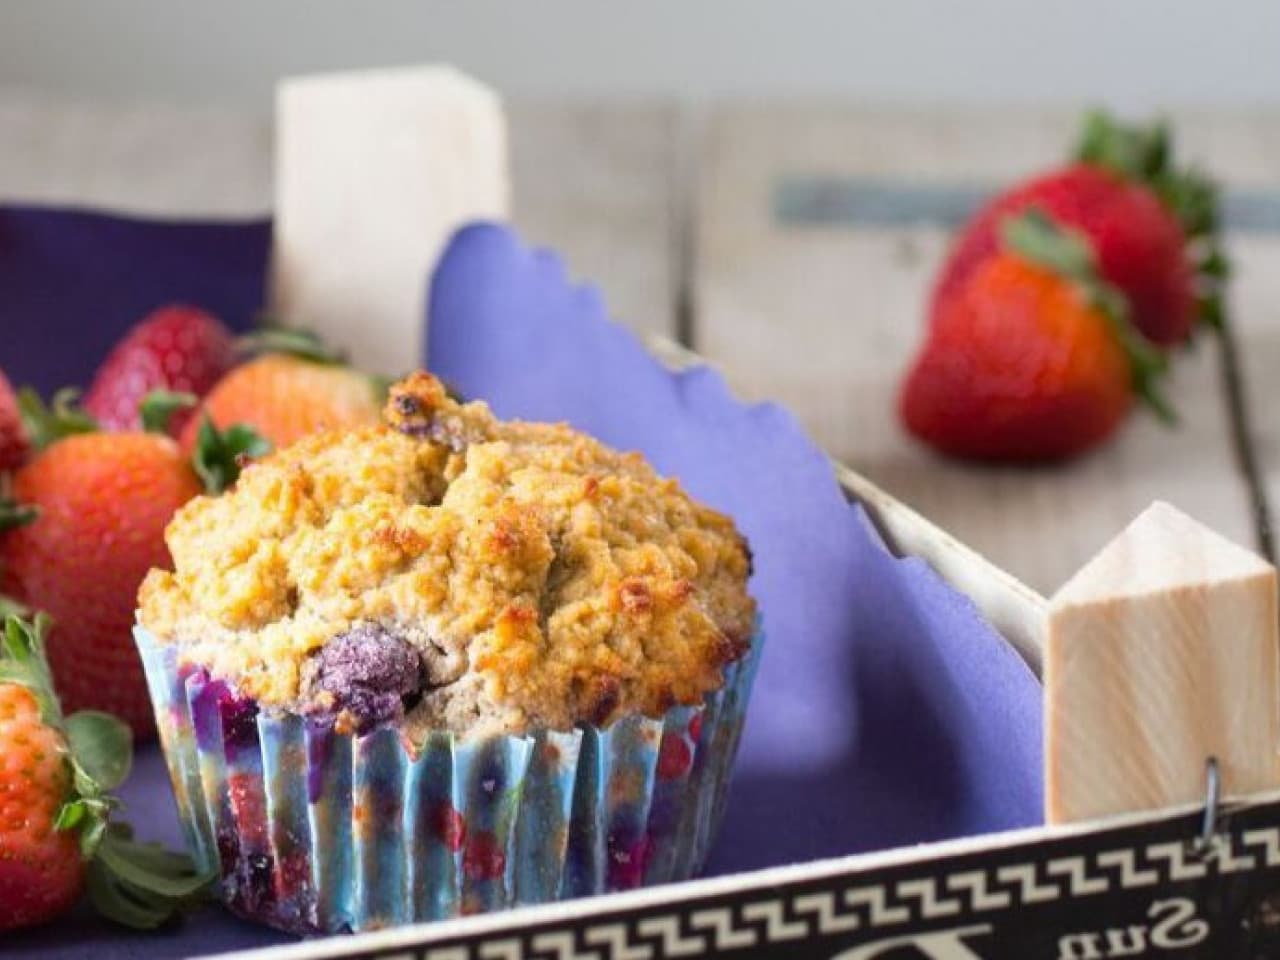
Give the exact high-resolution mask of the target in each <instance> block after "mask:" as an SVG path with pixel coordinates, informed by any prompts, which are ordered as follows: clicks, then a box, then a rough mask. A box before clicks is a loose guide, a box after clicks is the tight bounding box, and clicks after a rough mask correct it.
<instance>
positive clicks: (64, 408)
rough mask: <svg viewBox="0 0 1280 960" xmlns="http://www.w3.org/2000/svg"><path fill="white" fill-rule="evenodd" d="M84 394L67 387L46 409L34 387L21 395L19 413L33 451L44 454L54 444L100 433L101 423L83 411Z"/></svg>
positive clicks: (28, 388) (27, 388)
mask: <svg viewBox="0 0 1280 960" xmlns="http://www.w3.org/2000/svg"><path fill="white" fill-rule="evenodd" d="M79 400H80V391H79V390H77V389H76V388H75V387H63V388H62V389H61V390H59V391H58V392H57V393H55V394H54V395H53V400H52V401H51V402H50V403H49V404H48V405H46V404H45V402H44V401H43V400H42V399H41V398H40V394H38V393H36V391H35V390H34V389H32V388H31V387H23V388H22V389H21V390H19V391H18V413H19V415H20V416H21V417H22V426H23V428H24V429H25V430H26V432H27V439H28V440H30V442H31V448H32V449H33V450H36V451H40V450H44V449H45V448H46V447H48V446H49V445H50V444H53V443H55V442H56V441H58V440H61V439H62V438H63V437H70V436H73V435H74V434H77V433H96V432H97V430H98V421H96V420H95V419H93V417H91V416H90V415H89V414H87V413H86V412H85V411H84V410H82V409H81V408H80V405H79Z"/></svg>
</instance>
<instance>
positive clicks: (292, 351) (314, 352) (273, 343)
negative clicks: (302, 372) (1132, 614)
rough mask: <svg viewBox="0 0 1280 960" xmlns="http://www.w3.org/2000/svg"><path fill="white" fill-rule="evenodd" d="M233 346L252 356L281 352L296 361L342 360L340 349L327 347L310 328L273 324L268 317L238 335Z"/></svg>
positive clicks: (341, 361)
mask: <svg viewBox="0 0 1280 960" xmlns="http://www.w3.org/2000/svg"><path fill="white" fill-rule="evenodd" d="M237 346H238V347H239V349H240V350H241V351H242V352H244V353H249V354H253V355H255V356H256V355H260V354H264V353H284V354H288V355H289V356H291V357H297V358H298V359H300V360H309V361H310V362H312V363H321V364H325V365H336V364H340V363H345V362H346V357H345V356H344V355H343V354H342V352H341V351H338V350H335V349H333V348H332V347H330V346H329V345H328V344H326V343H325V342H324V340H322V339H321V338H320V336H319V335H318V334H316V333H315V332H314V331H311V330H300V329H296V328H291V327H282V326H276V325H274V324H272V323H271V322H270V321H269V320H268V321H267V325H266V326H264V327H263V328H262V329H260V330H257V331H255V332H253V333H250V334H246V335H245V336H243V337H241V338H240V340H239V341H238V343H237Z"/></svg>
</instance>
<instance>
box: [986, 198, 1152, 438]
mask: <svg viewBox="0 0 1280 960" xmlns="http://www.w3.org/2000/svg"><path fill="white" fill-rule="evenodd" d="M1000 238H1001V241H1002V242H1003V243H1004V245H1005V247H1006V248H1008V249H1009V250H1012V251H1013V252H1014V253H1016V254H1018V255H1019V256H1021V257H1023V258H1025V259H1026V260H1027V261H1029V262H1031V263H1034V264H1036V265H1038V266H1041V267H1044V268H1046V269H1048V270H1051V271H1053V272H1054V273H1056V274H1057V275H1059V276H1061V277H1063V278H1064V279H1066V280H1069V281H1070V282H1071V283H1073V284H1075V285H1076V287H1077V288H1078V289H1079V290H1080V291H1081V293H1083V294H1084V296H1085V298H1086V300H1087V301H1088V303H1089V305H1090V306H1092V307H1094V308H1095V309H1096V310H1098V312H1100V313H1101V314H1102V315H1103V316H1104V317H1106V318H1107V321H1108V322H1109V323H1110V324H1111V328H1112V329H1113V330H1114V331H1115V333H1116V336H1117V338H1118V339H1119V341H1120V345H1121V346H1122V347H1123V348H1124V352H1125V355H1126V356H1127V357H1128V358H1129V370H1130V374H1131V377H1132V381H1133V388H1134V391H1135V392H1136V393H1137V394H1138V396H1139V397H1141V398H1142V399H1143V400H1144V401H1145V402H1146V404H1147V406H1149V407H1150V408H1151V410H1152V411H1153V412H1154V413H1155V415H1156V417H1157V418H1158V419H1159V420H1160V421H1161V422H1162V423H1166V424H1172V423H1175V422H1177V415H1176V414H1175V412H1174V410H1173V407H1172V406H1170V404H1169V401H1168V400H1167V399H1166V398H1165V396H1164V395H1163V394H1162V393H1161V391H1160V389H1159V381H1160V378H1161V377H1162V376H1163V375H1164V374H1165V373H1166V372H1167V370H1168V367H1169V361H1168V358H1167V357H1166V356H1165V355H1164V354H1163V353H1162V352H1161V351H1160V350H1159V349H1157V348H1156V347H1155V346H1153V345H1152V344H1151V342H1150V341H1148V340H1147V339H1146V338H1145V337H1144V336H1143V335H1142V333H1141V332H1140V331H1139V330H1138V328H1137V327H1136V326H1135V325H1134V323H1133V321H1132V320H1131V319H1130V317H1129V303H1128V301H1127V300H1126V299H1125V297H1124V294H1122V293H1121V292H1120V291H1119V290H1117V289H1116V288H1115V287H1113V286H1112V285H1111V284H1109V283H1107V282H1106V281H1105V280H1103V279H1102V274H1101V273H1100V271H1099V270H1098V264H1097V259H1096V257H1095V256H1094V253H1093V247H1092V246H1090V244H1089V241H1088V239H1087V238H1086V237H1085V236H1084V235H1083V234H1081V233H1077V232H1076V231H1074V230H1069V229H1066V228H1064V227H1062V226H1060V225H1059V224H1057V223H1055V222H1054V221H1053V220H1051V219H1050V218H1049V217H1048V216H1047V215H1046V214H1045V213H1044V211H1042V210H1040V209H1039V208H1037V207H1029V208H1028V209H1026V210H1024V211H1023V212H1022V213H1019V214H1015V215H1011V216H1008V217H1005V219H1004V220H1003V221H1001V223H1000Z"/></svg>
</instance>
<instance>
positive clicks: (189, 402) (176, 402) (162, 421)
mask: <svg viewBox="0 0 1280 960" xmlns="http://www.w3.org/2000/svg"><path fill="white" fill-rule="evenodd" d="M197 402H199V401H198V398H197V397H196V395H195V394H194V393H176V392H174V391H173V390H152V391H151V392H150V393H148V394H147V395H146V396H145V397H143V399H142V403H141V405H139V407H138V412H139V414H140V415H141V417H142V429H143V430H145V431H147V433H168V432H169V421H170V420H172V419H173V415H174V414H175V413H177V412H178V411H179V410H190V409H191V408H192V407H194V406H195V405H196V403H197Z"/></svg>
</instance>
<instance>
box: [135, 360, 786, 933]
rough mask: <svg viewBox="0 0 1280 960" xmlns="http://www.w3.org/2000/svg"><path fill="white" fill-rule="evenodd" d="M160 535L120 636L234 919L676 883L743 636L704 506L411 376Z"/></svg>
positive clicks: (720, 540) (356, 923) (627, 459)
mask: <svg viewBox="0 0 1280 960" xmlns="http://www.w3.org/2000/svg"><path fill="white" fill-rule="evenodd" d="M384 421H385V422H384V423H383V424H381V425H378V426H375V427H369V428H365V429H359V430H353V431H345V432H329V433H321V434H316V435H314V436H311V437H308V438H306V439H304V440H302V441H300V442H299V443H297V444H295V445H294V446H292V447H289V448H287V449H284V450H281V451H279V452H278V453H276V454H274V455H272V456H270V457H267V458H265V459H264V460H262V461H260V462H257V463H254V464H251V465H249V466H247V467H246V468H245V470H244V471H243V473H242V474H241V476H240V479H239V481H238V482H237V484H236V485H235V487H234V488H233V489H232V490H231V491H229V492H227V493H226V494H224V495H222V496H220V497H200V498H197V499H195V500H193V501H191V502H190V503H188V504H187V505H186V506H184V507H183V508H182V509H181V510H180V511H179V512H178V513H177V514H176V515H175V517H174V519H173V521H172V522H171V523H170V525H169V528H168V530H167V531H166V540H167V542H168V545H169V549H170V553H171V555H172V557H173V562H174V569H173V570H171V571H170V570H152V571H151V573H150V574H149V575H148V577H147V579H146V581H145V582H144V583H143V585H142V588H141V591H140V594H139V609H138V627H137V630H136V636H137V641H138V645H139V648H140V649H141V651H142V655H143V661H144V664H145V667H146V671H147V678H148V684H149V687H150V690H151V695H152V699H153V703H154V706H155V711H156V718H157V723H158V726H159V729H160V733H161V740H162V743H163V746H164V750H165V756H166V760H167V762H168V765H169V771H170V774H171V777H172V780H173V784H174V789H175V792H176V796H177V800H178V806H179V810H180V813H181V816H182V819H183V822H184V825H185V827H186V830H187V834H188V838H189V841H190V843H191V846H192V848H193V850H194V852H195V854H196V856H197V858H198V859H199V860H200V861H201V862H202V863H203V864H204V865H205V866H206V867H208V868H209V869H211V870H215V869H216V870H217V871H219V873H220V876H221V889H222V894H223V897H224V899H225V900H226V902H227V903H228V905H229V906H230V907H231V908H232V909H233V910H235V911H237V912H238V913H240V914H242V915H244V916H247V917H250V918H253V919H257V920H261V921H265V922H267V923H270V924H273V925H275V926H279V927H284V928H286V929H289V930H294V931H298V932H336V931H339V930H348V929H349V930H360V929H370V928H376V927H380V926H385V925H389V924H393V923H403V922H409V921H416V920H426V919H432V918H437V917H447V916H454V915H458V914H463V913H473V912H479V911H484V910H492V909H498V908H502V907H507V906H511V905H515V904H519V903H536V902H542V901H547V900H553V899H558V898H562V897H569V896H578V895H585V894H591V893H597V892H603V891H607V890H619V889H627V888H632V887H636V886H639V885H641V884H650V883H658V882H664V881H668V880H676V879H682V878H685V877H688V876H690V875H691V874H692V873H694V872H695V871H696V870H698V869H699V867H700V866H701V863H702V861H703V858H704V857H705V854H706V852H707V848H708V845H709V843H710V840H711V837H712V834H713V832H714V828H715V826H716V824H717V823H718V820H719V817H720V810H721V806H722V804H723V801H724V794H725V786H726V783H727V780H728V771H729V768H730V765H731V763H732V758H733V755H734V753H735V751H736V749H737V741H738V737H739V734H740V733H741V729H742V722H743V715H744V712H745V707H746V701H747V698H748V695H749V692H750V686H751V681H752V676H753V673H754V667H755V664H756V662H757V660H758V657H759V652H760V646H761V638H760V636H759V633H758V631H757V629H756V625H757V616H756V610H755V604H754V602H753V600H752V599H751V597H750V596H749V594H748V592H747V580H748V578H749V576H750V572H751V557H750V553H749V551H748V548H747V545H746V542H745V540H744V539H743V537H742V536H741V535H740V534H739V533H738V531H737V530H736V529H735V528H734V525H733V523H732V522H731V521H730V520H729V519H728V518H727V517H725V516H723V515H722V514H720V513H717V512H716V511H714V510H711V509H709V508H707V507H705V506H702V505H700V504H698V503H697V502H695V501H694V500H692V499H691V498H690V497H689V496H688V495H687V494H686V493H684V491H682V490H681V489H680V486H679V484H678V483H677V482H676V481H675V480H671V479H665V478H662V477H660V476H658V475H657V474H656V473H655V472H654V471H653V469H652V468H651V467H650V466H649V465H648V464H647V463H646V462H645V461H644V459H643V458H642V457H641V456H640V455H638V454H635V453H626V454H623V453H618V452H616V451H614V450H611V449H610V448H608V447H606V446H605V445H603V444H601V443H599V442H598V441H596V440H594V439H592V438H590V437H588V436H585V435H583V434H581V433H578V432H576V431H574V430H572V429H570V428H569V427H567V426H564V425H551V424H538V423H522V422H502V421H499V420H497V419H496V418H495V417H494V416H493V415H492V414H491V413H490V411H489V409H488V407H487V406H486V405H485V404H483V403H466V404H462V403H458V402H455V401H454V400H452V399H451V398H450V397H449V396H448V395H447V393H446V391H445V389H444V388H443V386H442V385H441V384H440V383H439V381H437V380H435V379H434V378H433V377H431V376H429V375H428V374H424V373H419V374H414V375H413V376H411V377H409V378H408V379H406V380H404V381H402V382H401V383H399V384H396V385H395V386H393V387H392V388H391V391H390V396H389V399H388V402H387V406H386V409H385V411H384Z"/></svg>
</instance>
